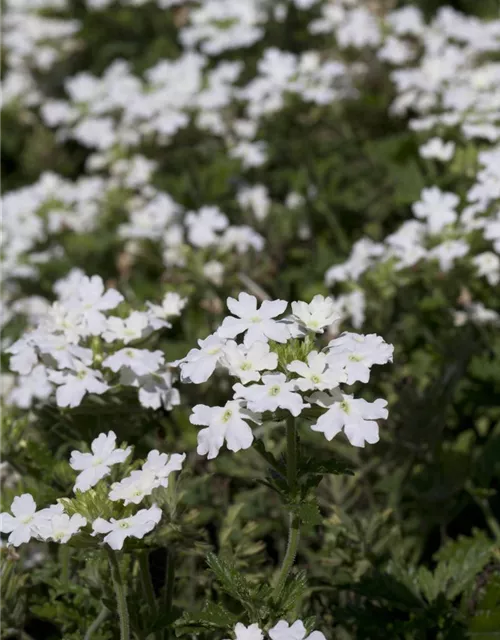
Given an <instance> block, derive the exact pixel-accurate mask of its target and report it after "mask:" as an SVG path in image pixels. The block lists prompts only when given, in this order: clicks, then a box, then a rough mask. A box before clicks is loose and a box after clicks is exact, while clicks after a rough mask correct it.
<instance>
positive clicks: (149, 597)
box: [139, 551, 161, 640]
mask: <svg viewBox="0 0 500 640" xmlns="http://www.w3.org/2000/svg"><path fill="white" fill-rule="evenodd" d="M139 575H140V577H141V584H142V590H143V592H144V597H145V598H146V602H147V603H148V609H149V615H150V616H151V618H156V616H157V615H158V606H157V602H156V596H155V592H154V589H153V583H152V582H151V573H150V572H149V556H148V552H147V551H145V552H144V553H140V554H139ZM155 637H156V638H157V639H158V640H160V639H161V634H160V632H157V633H155Z"/></svg>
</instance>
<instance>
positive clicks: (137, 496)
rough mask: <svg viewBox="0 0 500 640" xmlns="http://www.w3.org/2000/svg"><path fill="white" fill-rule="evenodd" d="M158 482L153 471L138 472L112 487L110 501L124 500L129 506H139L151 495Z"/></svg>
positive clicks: (133, 472)
mask: <svg viewBox="0 0 500 640" xmlns="http://www.w3.org/2000/svg"><path fill="white" fill-rule="evenodd" d="M157 486H158V482H157V480H156V476H155V474H154V473H153V472H152V471H144V470H136V471H132V473H131V474H130V475H129V476H127V477H126V478H124V479H123V480H121V481H120V482H115V483H113V484H112V485H111V491H110V492H109V499H110V500H123V501H124V504H125V506H126V505H127V504H131V503H133V504H139V502H141V501H142V499H143V498H144V497H145V496H149V495H151V493H152V491H153V489H156V487H157Z"/></svg>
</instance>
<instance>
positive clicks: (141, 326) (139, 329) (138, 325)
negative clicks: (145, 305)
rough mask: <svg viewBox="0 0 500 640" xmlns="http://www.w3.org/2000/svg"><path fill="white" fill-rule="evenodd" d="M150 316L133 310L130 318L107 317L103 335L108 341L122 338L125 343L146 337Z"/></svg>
mask: <svg viewBox="0 0 500 640" xmlns="http://www.w3.org/2000/svg"><path fill="white" fill-rule="evenodd" d="M148 325H149V318H148V315H147V314H146V313H142V312H141V311H133V312H132V313H131V314H130V315H129V317H128V318H125V319H123V318H116V317H114V316H113V317H111V318H108V319H107V323H106V330H105V331H103V334H102V337H103V338H104V340H106V342H114V341H115V340H121V341H122V342H124V343H125V344H128V343H129V342H132V341H133V340H138V339H139V338H142V337H144V335H145V334H146V333H147V328H148Z"/></svg>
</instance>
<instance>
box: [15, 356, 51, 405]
mask: <svg viewBox="0 0 500 640" xmlns="http://www.w3.org/2000/svg"><path fill="white" fill-rule="evenodd" d="M52 389H53V386H52V384H51V383H50V382H49V380H48V378H47V369H46V368H45V367H44V366H43V364H39V365H37V366H36V367H35V368H34V369H33V370H32V371H31V373H29V374H28V375H27V376H19V378H18V380H17V384H16V386H15V387H14V388H13V389H12V390H11V391H10V393H9V394H8V396H7V399H8V402H9V403H11V404H13V405H14V406H16V407H20V408H21V409H28V408H29V407H30V406H31V404H32V402H33V400H34V399H37V400H47V398H48V397H49V396H50V394H51V393H52Z"/></svg>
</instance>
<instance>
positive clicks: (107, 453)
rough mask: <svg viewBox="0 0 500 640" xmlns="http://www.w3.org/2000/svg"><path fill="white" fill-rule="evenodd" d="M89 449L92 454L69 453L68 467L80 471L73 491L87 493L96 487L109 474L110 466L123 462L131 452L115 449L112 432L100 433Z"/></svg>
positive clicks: (114, 438) (114, 435)
mask: <svg viewBox="0 0 500 640" xmlns="http://www.w3.org/2000/svg"><path fill="white" fill-rule="evenodd" d="M90 448H91V449H92V453H81V451H72V452H71V458H70V461H69V465H70V467H71V468H72V469H75V471H81V473H80V474H78V476H77V478H76V482H75V486H74V491H87V490H88V489H90V488H91V487H93V486H94V485H96V484H97V483H98V482H99V480H101V478H104V477H105V476H107V475H108V474H109V473H110V471H111V469H110V467H111V466H112V465H114V464H118V463H120V462H124V461H125V460H126V459H127V458H128V456H129V455H130V453H131V451H132V449H131V447H127V448H126V449H117V448H116V434H115V433H114V432H113V431H109V432H108V434H107V435H106V434H105V433H101V434H100V435H99V436H98V437H97V438H96V439H95V440H93V441H92V444H91V445H90Z"/></svg>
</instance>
